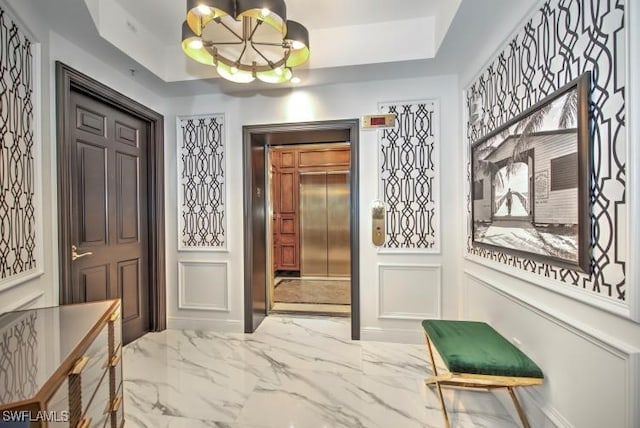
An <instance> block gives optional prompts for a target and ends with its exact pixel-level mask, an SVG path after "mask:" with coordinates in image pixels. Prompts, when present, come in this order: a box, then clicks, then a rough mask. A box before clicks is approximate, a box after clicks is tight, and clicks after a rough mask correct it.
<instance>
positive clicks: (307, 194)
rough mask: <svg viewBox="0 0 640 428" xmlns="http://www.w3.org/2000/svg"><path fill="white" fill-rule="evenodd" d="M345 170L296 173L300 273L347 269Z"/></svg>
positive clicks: (345, 272)
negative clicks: (298, 183)
mask: <svg viewBox="0 0 640 428" xmlns="http://www.w3.org/2000/svg"><path fill="white" fill-rule="evenodd" d="M349 194H350V188H349V173H348V172H345V171H339V172H309V173H301V174H300V226H301V236H300V241H301V246H300V247H301V248H300V253H301V254H300V256H301V258H300V261H301V265H300V268H301V274H302V276H306V277H308V276H333V277H335V276H339V277H345V276H346V277H348V276H350V273H351V261H350V260H351V248H350V226H349Z"/></svg>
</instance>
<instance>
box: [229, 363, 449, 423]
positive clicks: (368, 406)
mask: <svg viewBox="0 0 640 428" xmlns="http://www.w3.org/2000/svg"><path fill="white" fill-rule="evenodd" d="M296 374H297V376H296V377H295V378H290V379H287V380H286V381H283V382H280V383H277V384H273V383H271V382H270V381H269V380H265V379H263V380H261V381H260V382H259V383H258V385H257V386H256V389H255V390H254V392H253V393H252V394H251V396H250V397H249V400H248V401H247V403H246V404H245V407H244V409H243V410H242V412H241V414H240V416H239V419H238V422H240V423H248V424H256V423H266V424H267V425H269V426H272V427H305V428H307V427H308V428H314V427H318V428H323V427H336V428H338V427H385V428H386V427H407V428H411V427H425V426H438V425H437V423H436V424H435V425H430V424H429V419H428V414H429V410H428V409H427V408H426V407H425V406H424V402H423V400H422V399H421V396H420V392H419V389H420V387H419V384H418V382H417V381H416V380H415V379H412V378H402V377H397V376H396V377H384V376H368V375H365V374H352V373H328V372H313V371H304V370H299V371H297V372H296ZM275 403H277V405H274V404H275Z"/></svg>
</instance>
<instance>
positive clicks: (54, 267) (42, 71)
mask: <svg viewBox="0 0 640 428" xmlns="http://www.w3.org/2000/svg"><path fill="white" fill-rule="evenodd" d="M3 6H5V7H6V6H8V9H9V11H10V12H11V13H12V14H14V15H15V17H16V18H17V19H18V22H19V23H21V24H22V26H23V27H24V28H25V29H26V30H27V31H28V32H30V33H32V36H33V42H34V43H36V44H39V47H40V52H41V57H40V61H39V64H40V68H39V76H38V77H37V79H38V80H39V83H40V85H41V86H40V92H38V93H37V94H36V97H38V100H37V101H38V102H39V104H40V113H39V117H38V120H39V122H40V128H41V133H40V134H41V135H38V136H37V144H38V146H39V149H40V152H41V155H40V162H39V165H38V166H37V168H38V169H39V173H40V179H41V180H40V181H41V183H40V185H41V187H42V198H41V199H42V200H41V206H38V207H37V210H39V211H40V212H38V213H36V215H42V219H43V227H42V229H41V230H38V231H37V232H36V233H40V234H42V240H43V267H44V273H43V274H42V275H41V276H40V277H38V278H36V279H33V280H29V281H26V282H23V283H20V284H18V285H15V286H13V287H11V288H9V289H7V290H4V291H2V292H0V313H2V312H4V311H8V310H15V309H18V308H27V307H42V306H52V305H56V304H58V301H59V281H58V217H57V213H58V205H57V195H58V189H57V185H58V183H57V178H56V177H57V168H56V162H57V161H56V156H57V153H56V109H55V99H56V93H55V62H56V61H58V60H59V61H62V62H64V63H66V64H67V65H69V66H71V67H73V68H75V69H77V70H78V71H80V72H82V73H85V74H87V75H88V76H90V77H92V78H94V79H96V80H98V81H100V82H102V83H104V84H105V85H107V86H109V87H111V88H113V89H115V90H116V91H119V92H121V93H123V94H124V95H126V96H128V97H130V98H133V99H135V100H136V101H138V102H140V103H142V104H144V105H146V106H148V107H150V108H151V109H154V110H156V111H158V112H160V113H163V111H164V109H165V105H166V103H167V101H166V100H165V99H163V98H161V97H159V96H157V95H156V94H154V93H153V92H151V91H149V90H148V89H147V88H146V87H145V86H143V85H141V84H140V82H138V81H136V79H135V78H133V77H132V76H130V75H129V74H128V73H129V70H120V69H116V68H114V67H113V66H111V65H110V64H109V63H108V62H105V61H103V60H102V59H100V58H98V57H96V56H94V55H92V54H90V53H88V52H86V51H84V50H82V49H81V48H79V47H78V46H77V45H75V44H74V43H72V42H70V41H68V40H66V39H64V38H63V37H61V36H59V35H58V34H56V33H55V32H53V31H51V28H50V26H49V25H48V24H47V21H46V17H45V16H42V13H41V11H39V9H38V1H37V0H28V1H26V0H7V1H5V2H4V4H3ZM36 64H38V63H36ZM36 114H38V113H36ZM169 129H171V127H170V126H169Z"/></svg>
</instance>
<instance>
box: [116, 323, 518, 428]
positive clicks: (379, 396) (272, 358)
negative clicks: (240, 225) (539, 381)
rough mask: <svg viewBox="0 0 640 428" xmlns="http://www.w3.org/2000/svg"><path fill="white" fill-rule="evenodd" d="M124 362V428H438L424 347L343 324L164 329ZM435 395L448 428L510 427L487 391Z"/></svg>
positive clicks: (130, 349)
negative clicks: (238, 330)
mask: <svg viewBox="0 0 640 428" xmlns="http://www.w3.org/2000/svg"><path fill="white" fill-rule="evenodd" d="M123 357H124V360H123V369H124V382H125V383H124V387H125V412H126V419H127V426H128V427H143V428H146V427H160V428H163V427H167V428H182V427H195V428H200V427H219V428H280V427H281V428H313V427H322V428H325V427H327V428H328V427H331V428H333V427H361V428H365V427H402V428H404V427H408V428H410V427H441V426H443V425H444V423H443V418H442V414H441V411H440V403H439V401H438V399H437V395H436V393H435V390H433V389H431V388H428V387H427V386H425V385H424V378H425V377H427V376H429V375H430V374H431V367H430V364H429V363H428V357H427V353H426V348H425V347H424V346H423V345H403V344H397V343H382V342H359V341H352V340H350V321H349V319H345V318H325V317H311V318H303V317H291V316H269V317H267V319H266V320H265V321H264V322H263V324H262V325H261V326H260V328H259V329H258V330H257V331H256V333H254V334H251V335H245V334H230V333H212V332H196V331H178V330H167V331H164V332H161V333H151V334H148V335H146V336H145V337H143V338H141V339H139V340H138V341H136V342H134V343H132V344H129V345H128V346H126V347H125V348H124V352H123ZM497 393H502V392H497ZM444 394H445V400H446V402H447V406H448V410H449V412H450V418H451V421H452V426H455V427H456V428H458V427H461V428H473V427H497V428H506V427H514V426H518V423H516V422H515V421H514V420H513V419H512V418H511V417H510V416H509V414H508V412H507V411H506V410H505V409H504V408H503V407H502V405H501V404H500V402H499V401H498V400H497V399H496V397H495V396H494V395H493V394H492V393H481V392H474V391H460V390H450V389H449V390H447V389H445V392H444Z"/></svg>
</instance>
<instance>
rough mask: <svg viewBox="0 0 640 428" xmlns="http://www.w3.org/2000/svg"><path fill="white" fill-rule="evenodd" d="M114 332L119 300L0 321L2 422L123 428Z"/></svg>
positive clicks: (118, 326)
mask: <svg viewBox="0 0 640 428" xmlns="http://www.w3.org/2000/svg"><path fill="white" fill-rule="evenodd" d="M121 330H122V327H121V318H120V300H107V301H101V302H92V303H82V304H75V305H66V306H58V307H52V308H43V309H30V310H24V311H16V312H9V313H5V314H2V315H0V418H1V420H2V421H5V422H7V421H10V422H19V421H22V422H24V423H25V425H24V426H31V427H56V428H57V427H71V428H87V427H99V428H104V427H111V428H120V427H122V425H124V413H123V405H122V397H123V388H122V362H121V356H122V331H121ZM27 421H28V422H29V424H26V422H27Z"/></svg>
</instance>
